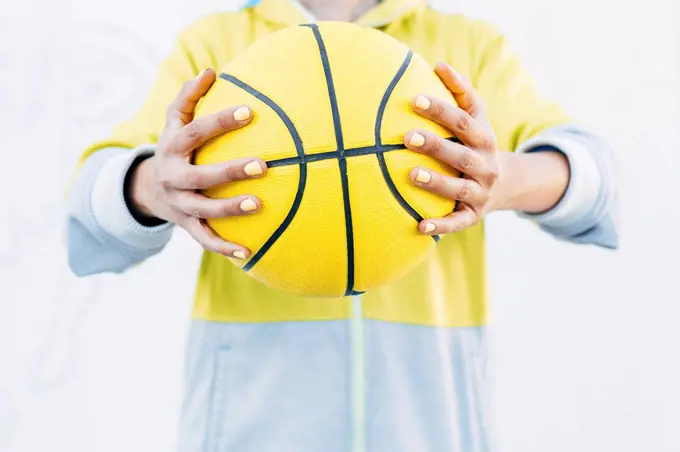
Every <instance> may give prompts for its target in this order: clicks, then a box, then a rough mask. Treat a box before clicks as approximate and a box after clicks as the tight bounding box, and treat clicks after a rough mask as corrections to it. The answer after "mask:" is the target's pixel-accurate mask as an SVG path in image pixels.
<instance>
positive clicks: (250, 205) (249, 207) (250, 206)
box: [239, 198, 257, 212]
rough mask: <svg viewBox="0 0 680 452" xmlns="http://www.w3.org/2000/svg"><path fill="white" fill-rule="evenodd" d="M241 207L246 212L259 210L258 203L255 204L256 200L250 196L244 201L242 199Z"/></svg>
mask: <svg viewBox="0 0 680 452" xmlns="http://www.w3.org/2000/svg"><path fill="white" fill-rule="evenodd" d="M239 207H240V208H241V210H242V211H244V212H252V211H253V210H257V204H255V201H253V200H252V199H250V198H247V199H244V200H243V201H241V204H239Z"/></svg>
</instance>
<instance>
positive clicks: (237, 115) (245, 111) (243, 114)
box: [234, 107, 250, 121]
mask: <svg viewBox="0 0 680 452" xmlns="http://www.w3.org/2000/svg"><path fill="white" fill-rule="evenodd" d="M248 118H250V108H248V107H240V108H238V109H237V110H236V111H235V112H234V119H235V120H237V121H245V120H246V119H248Z"/></svg>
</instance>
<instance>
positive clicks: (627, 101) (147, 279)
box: [0, 0, 680, 452]
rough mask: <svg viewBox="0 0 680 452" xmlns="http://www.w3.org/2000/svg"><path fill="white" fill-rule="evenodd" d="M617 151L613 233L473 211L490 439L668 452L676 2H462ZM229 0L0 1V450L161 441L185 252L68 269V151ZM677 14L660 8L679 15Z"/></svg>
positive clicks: (679, 62) (544, 446) (183, 292)
mask: <svg viewBox="0 0 680 452" xmlns="http://www.w3.org/2000/svg"><path fill="white" fill-rule="evenodd" d="M438 3H439V4H440V5H442V7H445V8H447V9H458V10H462V11H464V12H467V13H469V14H473V15H475V16H478V17H483V18H486V19H488V20H490V21H493V22H494V23H496V24H497V25H498V26H499V27H500V28H501V29H502V30H504V31H505V32H506V33H507V34H508V35H509V36H510V38H511V41H512V42H513V43H514V45H515V48H516V50H517V51H518V52H519V53H520V54H521V55H522V56H523V57H524V60H525V62H526V64H527V65H528V66H529V67H530V68H531V69H532V71H533V72H534V74H535V76H536V78H537V79H538V81H539V84H540V85H541V86H542V87H543V89H544V90H545V91H546V92H547V93H549V94H550V95H553V96H555V97H556V98H558V99H559V100H560V101H561V102H563V104H564V105H565V107H566V108H567V109H568V110H569V111H570V112H572V113H573V114H574V115H575V116H576V117H577V118H579V119H581V120H582V122H584V123H586V124H589V125H591V126H592V127H593V128H594V129H595V130H597V131H599V132H600V133H601V134H602V135H604V136H605V137H606V138H607V139H608V140H609V141H610V142H611V144H612V145H613V146H614V147H615V148H616V150H617V155H618V160H619V164H620V172H621V178H622V184H623V186H622V195H621V196H622V203H623V207H624V211H623V247H622V249H621V250H620V251H619V252H617V253H608V252H604V251H600V250H597V249H593V248H582V247H576V246H571V245H567V244H563V243H558V242H556V241H554V240H552V239H551V238H549V237H547V236H545V235H543V234H539V233H537V232H536V231H535V230H534V228H533V227H532V225H530V224H528V223H525V222H522V221H520V220H519V219H517V218H515V217H514V216H513V215H510V214H507V215H506V214H503V215H498V216H495V217H492V218H491V220H490V221H489V225H488V227H489V254H490V256H489V257H490V267H491V272H490V273H491V275H490V276H491V280H490V284H491V289H492V293H493V301H494V312H493V319H492V320H493V332H494V342H493V359H492V371H493V379H494V392H495V402H496V403H495V409H496V417H497V426H498V433H499V442H500V445H501V450H502V451H505V452H545V451H551V452H573V451H579V452H601V451H618V452H633V451H635V452H637V451H640V450H644V451H652V450H653V451H655V452H677V451H679V450H680V433H679V432H680V431H679V430H678V425H679V424H680V385H678V382H679V381H680V353H678V351H677V347H678V346H680V327H679V324H680V288H678V279H680V271H679V269H680V267H679V266H678V258H680V234H678V230H679V229H680V207H679V205H678V204H679V203H678V201H677V196H678V195H680V189H679V187H678V184H679V180H680V178H679V177H678V176H677V172H678V171H679V170H680V145H679V143H680V133H679V132H678V131H677V129H678V127H679V126H680V94H679V93H680V42H679V40H680V34H679V33H680V32H678V31H677V30H678V29H679V28H680V14H679V11H678V7H677V5H674V3H677V0H647V1H645V2H622V1H614V0H571V1H540V0H512V1H507V0H506V1H503V0H465V1H458V2H454V3H451V4H449V3H447V4H444V3H445V2H444V1H439V2H438ZM234 6H235V3H234V0H225V1H224V2H218V1H217V0H210V1H209V0H193V1H188V0H174V1H167V0H166V1H164V2H162V3H161V2H151V1H139V0H138V1H135V0H119V1H115V2H114V1H110V2H103V1H101V0H71V1H68V0H61V1H49V0H21V1H10V0H2V7H1V8H0V153H1V155H2V160H1V163H0V451H2V452H5V451H11V452H37V451H45V450H54V451H72V452H79V451H87V452H114V451H115V452H118V451H121V450H125V451H130V452H138V451H139V452H142V451H144V452H146V451H154V452H163V451H170V450H171V448H172V445H173V442H174V428H175V423H176V420H177V413H178V408H179V402H180V398H181V384H182V382H181V378H182V374H181V368H182V354H183V342H184V336H185V331H186V326H187V320H188V314H189V309H190V303H191V296H192V291H193V283H194V277H195V274H196V271H197V264H198V256H199V250H198V249H197V247H196V246H194V245H193V244H192V243H191V241H190V240H189V239H188V238H187V236H185V235H184V234H182V233H177V234H176V236H175V240H174V241H173V243H172V244H171V246H170V247H169V249H167V250H166V252H165V253H164V254H163V255H162V256H161V257H159V258H156V259H153V260H151V261H149V262H148V263H146V264H145V265H143V266H142V267H141V268H138V269H136V270H134V271H132V272H130V273H128V274H126V275H125V276H119V277H113V276H104V277H97V278H92V279H87V280H77V279H75V278H73V277H72V276H70V274H69V273H68V271H67V269H66V266H65V257H64V255H63V251H62V245H61V238H60V227H59V226H60V225H59V219H60V215H61V214H62V212H61V209H62V206H61V202H62V194H63V189H64V186H65V184H66V182H67V180H68V178H69V177H70V174H71V171H72V168H73V165H74V163H75V159H76V156H77V155H78V153H79V152H80V150H81V149H82V148H83V147H84V146H85V145H86V144H87V143H89V142H90V141H92V140H93V139H96V138H99V137H101V136H102V135H103V134H105V133H107V132H108V131H109V129H110V127H111V126H112V125H113V124H114V123H115V122H116V121H118V120H120V119H122V118H124V117H125V116H127V115H128V114H129V113H130V112H131V111H132V110H133V108H134V107H135V106H136V105H137V104H138V103H139V102H140V99H141V96H143V95H144V93H145V90H146V89H147V87H148V86H149V84H150V83H151V80H152V77H153V75H154V72H155V68H156V65H157V63H158V62H159V60H160V59H161V58H162V57H163V56H164V54H165V52H166V51H167V50H168V48H169V46H170V45H171V43H172V37H173V34H174V33H175V32H176V31H177V30H178V29H179V28H180V27H181V26H183V25H185V24H186V23H188V21H190V20H192V19H193V18H196V17H198V16H200V15H202V14H204V13H206V12H209V11H214V10H216V9H228V8H232V7H234ZM674 8H676V10H675V11H673V9H674Z"/></svg>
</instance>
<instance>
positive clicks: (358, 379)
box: [351, 295, 366, 452]
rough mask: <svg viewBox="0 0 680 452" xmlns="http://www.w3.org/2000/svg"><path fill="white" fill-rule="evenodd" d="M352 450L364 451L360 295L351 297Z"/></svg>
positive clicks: (363, 387)
mask: <svg viewBox="0 0 680 452" xmlns="http://www.w3.org/2000/svg"><path fill="white" fill-rule="evenodd" d="M351 334H352V438H353V444H352V452H364V451H365V428H364V427H365V413H366V408H365V381H366V379H365V378H366V374H365V370H366V368H365V364H366V351H365V346H364V318H363V309H362V300H361V295H354V296H353V297H352V333H351Z"/></svg>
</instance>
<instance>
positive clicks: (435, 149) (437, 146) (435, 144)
mask: <svg viewBox="0 0 680 452" xmlns="http://www.w3.org/2000/svg"><path fill="white" fill-rule="evenodd" d="M442 141H443V140H442V138H440V137H437V138H436V139H434V140H431V143H432V144H431V148H430V152H432V154H439V153H440V152H441V150H442Z"/></svg>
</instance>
